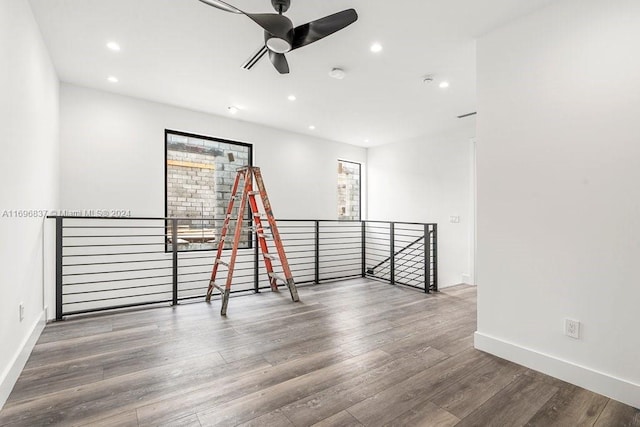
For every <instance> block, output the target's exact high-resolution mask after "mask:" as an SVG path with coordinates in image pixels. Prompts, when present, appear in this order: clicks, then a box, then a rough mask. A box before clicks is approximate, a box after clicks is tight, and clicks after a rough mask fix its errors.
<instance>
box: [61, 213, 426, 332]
mask: <svg viewBox="0 0 640 427" xmlns="http://www.w3.org/2000/svg"><path fill="white" fill-rule="evenodd" d="M50 218H52V219H54V220H55V227H56V245H55V246H56V318H57V319H59V320H60V319H62V318H63V317H64V316H69V315H75V314H83V313H90V312H97V311H103V310H112V309H118V308H127V307H134V306H142V305H149V304H158V303H170V304H178V303H179V302H181V301H186V300H193V299H200V298H202V299H203V300H204V296H205V294H206V290H207V287H208V284H209V278H210V274H211V267H212V262H213V258H214V252H213V249H206V248H203V247H202V246H201V245H194V244H193V241H195V240H194V239H199V240H197V242H196V243H201V244H208V245H209V246H208V247H209V248H210V247H212V246H211V245H213V247H217V244H216V239H215V236H214V237H213V238H212V236H210V235H209V236H207V237H206V239H204V240H203V238H202V236H198V235H196V234H194V233H193V232H192V231H184V230H192V228H190V227H184V224H185V223H187V224H188V222H189V221H194V222H202V221H203V219H201V218H112V217H110V218H103V217H75V216H56V217H50ZM207 221H209V224H210V226H209V228H210V229H214V230H216V229H217V230H219V229H220V227H221V225H222V222H221V221H217V222H216V221H214V222H211V220H210V219H209V220H207ZM278 230H279V231H280V235H281V238H282V242H283V244H284V248H285V250H286V253H287V259H288V261H289V264H290V268H291V272H292V274H293V277H294V279H295V281H296V284H299V285H304V284H317V283H322V282H326V281H332V280H339V279H346V278H352V277H370V278H374V279H378V280H383V281H387V282H389V283H391V284H398V285H406V286H410V287H414V288H418V289H421V290H423V291H424V292H427V293H428V292H431V291H437V290H438V274H437V273H438V259H437V225H436V224H422V223H406V222H383V221H331V220H278ZM232 231H233V230H231V231H230V232H232ZM215 234H217V232H216V233H215ZM254 238H255V236H254ZM194 247H196V248H199V249H198V250H193V248H194ZM260 259H261V257H260V256H259V253H258V244H257V242H254V244H252V245H247V246H246V247H245V248H244V249H240V250H239V251H238V256H237V258H236V267H235V270H234V275H233V291H232V292H234V293H238V292H260V291H261V290H262V289H268V288H269V283H268V280H267V275H266V272H265V270H264V266H263V263H262V262H261V261H260ZM276 273H282V272H281V271H277V267H276ZM216 281H218V282H219V283H224V282H225V281H226V272H225V271H223V270H219V271H218V276H217V278H216Z"/></svg>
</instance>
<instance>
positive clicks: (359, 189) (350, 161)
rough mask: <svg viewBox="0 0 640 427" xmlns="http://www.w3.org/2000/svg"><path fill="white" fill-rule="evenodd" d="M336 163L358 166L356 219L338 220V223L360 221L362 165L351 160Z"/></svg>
mask: <svg viewBox="0 0 640 427" xmlns="http://www.w3.org/2000/svg"><path fill="white" fill-rule="evenodd" d="M338 162H342V163H350V164H352V165H358V219H340V218H338V220H339V221H362V163H360V162H355V161H353V160H344V159H338Z"/></svg>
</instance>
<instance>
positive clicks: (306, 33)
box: [291, 9, 358, 50]
mask: <svg viewBox="0 0 640 427" xmlns="http://www.w3.org/2000/svg"><path fill="white" fill-rule="evenodd" d="M357 20H358V14H357V13H356V11H355V10H354V9H347V10H343V11H342V12H338V13H334V14H333V15H329V16H325V17H324V18H320V19H317V20H315V21H311V22H309V23H307V24H304V25H300V26H299V27H296V28H294V29H293V43H292V48H291V49H292V50H293V49H298V48H299V47H303V46H306V45H308V44H311V43H313V42H316V41H318V40H320V39H323V38H325V37H327V36H330V35H331V34H333V33H335V32H336V31H340V30H341V29H343V28H345V27H347V26H348V25H351V24H353V23H354V22H356V21H357Z"/></svg>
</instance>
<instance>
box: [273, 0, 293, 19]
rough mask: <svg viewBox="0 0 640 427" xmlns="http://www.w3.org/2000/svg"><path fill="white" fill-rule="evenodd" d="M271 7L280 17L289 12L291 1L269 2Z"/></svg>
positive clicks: (274, 0)
mask: <svg viewBox="0 0 640 427" xmlns="http://www.w3.org/2000/svg"><path fill="white" fill-rule="evenodd" d="M271 5H272V6H273V8H274V9H275V10H276V12H278V13H279V14H280V15H282V14H283V13H285V12H286V11H287V10H289V6H290V5H291V0H271Z"/></svg>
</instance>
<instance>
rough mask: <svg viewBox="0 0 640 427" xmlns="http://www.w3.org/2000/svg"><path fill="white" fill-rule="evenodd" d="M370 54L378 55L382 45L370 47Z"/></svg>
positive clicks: (375, 44)
mask: <svg viewBox="0 0 640 427" xmlns="http://www.w3.org/2000/svg"><path fill="white" fill-rule="evenodd" d="M371 52H373V53H379V52H382V45H381V44H380V43H374V44H372V45H371Z"/></svg>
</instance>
